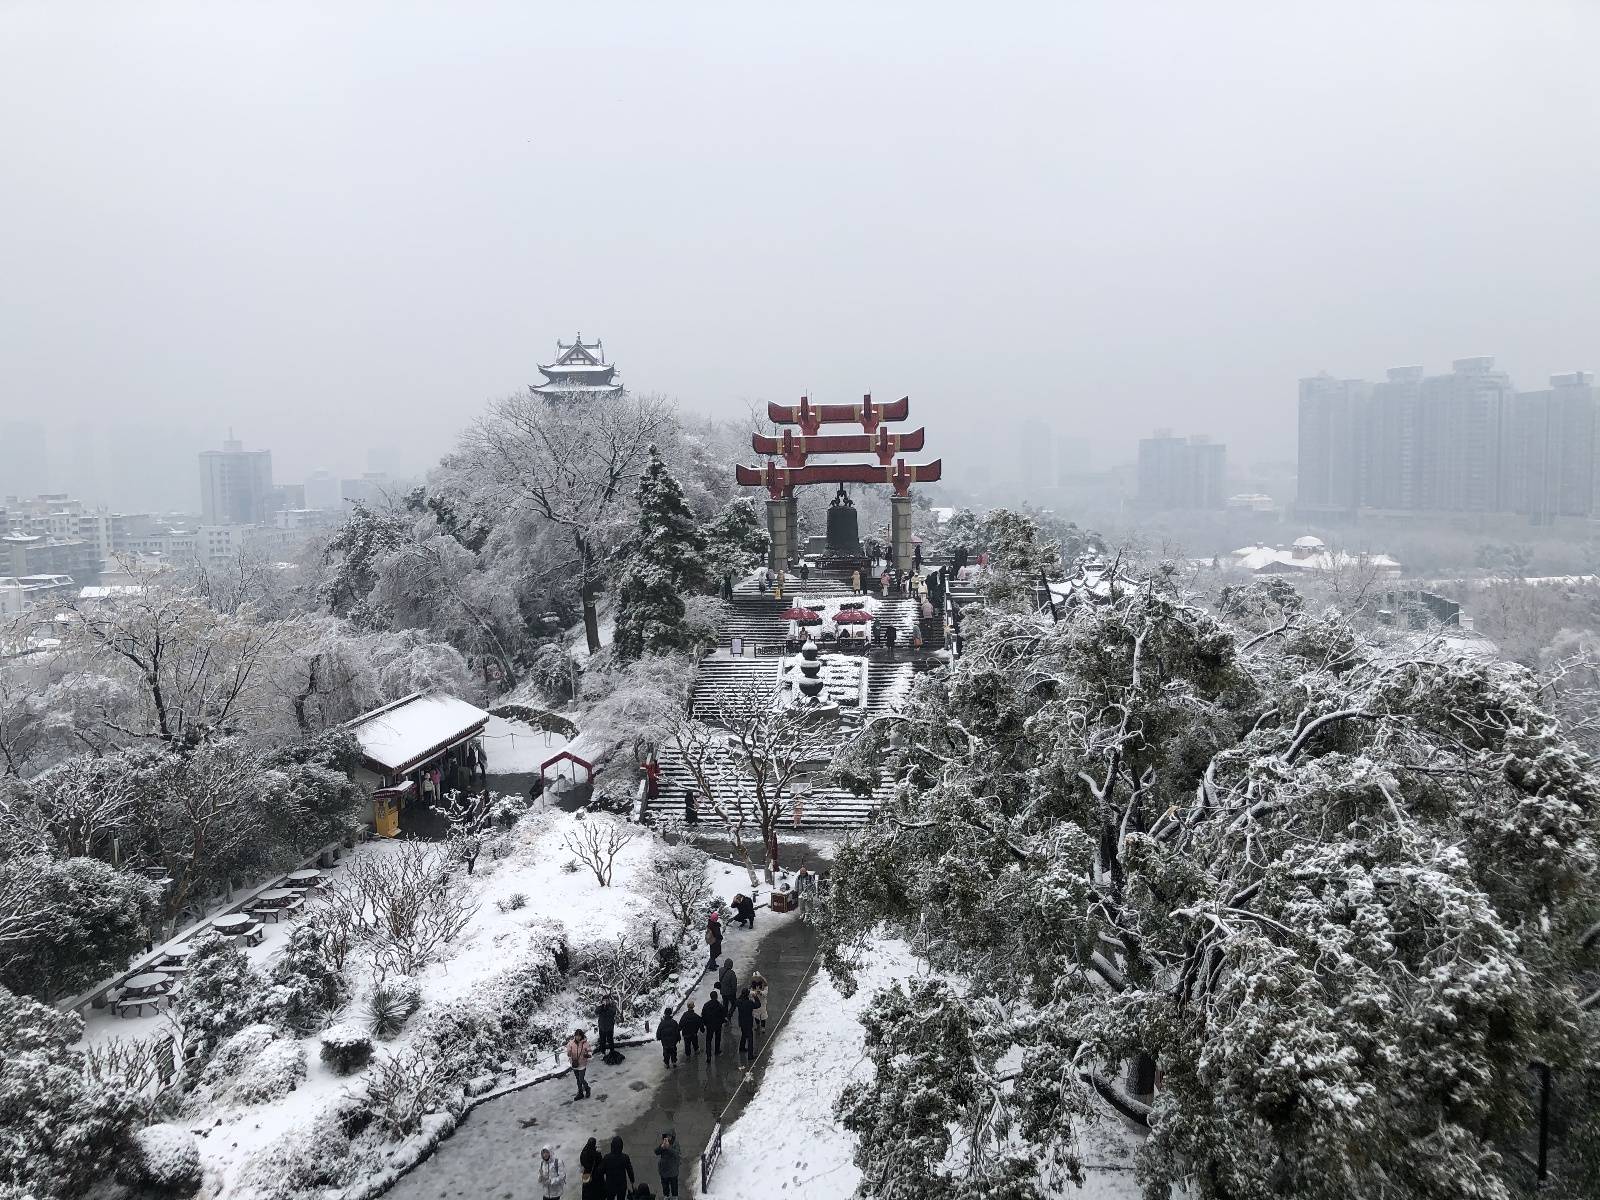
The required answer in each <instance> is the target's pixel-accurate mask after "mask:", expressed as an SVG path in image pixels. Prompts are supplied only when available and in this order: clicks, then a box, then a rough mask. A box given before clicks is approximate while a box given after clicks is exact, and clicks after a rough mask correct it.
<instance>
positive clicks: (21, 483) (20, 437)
mask: <svg viewBox="0 0 1600 1200" xmlns="http://www.w3.org/2000/svg"><path fill="white" fill-rule="evenodd" d="M49 490H50V455H49V445H48V443H47V442H46V440H45V432H44V426H43V425H40V424H39V423H38V422H37V421H6V422H5V423H4V424H0V494H4V495H13V496H35V495H38V494H39V493H40V492H48V491H49Z"/></svg>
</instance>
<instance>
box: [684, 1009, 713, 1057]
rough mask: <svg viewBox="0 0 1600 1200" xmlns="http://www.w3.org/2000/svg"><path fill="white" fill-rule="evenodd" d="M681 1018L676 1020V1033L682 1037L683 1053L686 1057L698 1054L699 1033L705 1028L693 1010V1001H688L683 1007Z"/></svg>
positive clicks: (698, 1015)
mask: <svg viewBox="0 0 1600 1200" xmlns="http://www.w3.org/2000/svg"><path fill="white" fill-rule="evenodd" d="M683 1008H684V1011H683V1016H681V1017H679V1018H678V1032H679V1033H681V1034H682V1035H683V1052H684V1053H685V1054H686V1055H691V1056H692V1055H695V1054H699V1053H700V1031H701V1030H702V1029H704V1028H705V1025H706V1023H705V1021H703V1020H702V1019H701V1018H700V1014H699V1013H697V1012H695V1010H694V1001H693V1000H690V1001H688V1002H687V1003H686V1004H685V1005H684V1006H683Z"/></svg>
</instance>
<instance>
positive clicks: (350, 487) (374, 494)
mask: <svg viewBox="0 0 1600 1200" xmlns="http://www.w3.org/2000/svg"><path fill="white" fill-rule="evenodd" d="M396 490H397V488H396V484H395V481H394V480H392V479H390V478H389V477H388V476H387V475H385V474H384V473H383V472H382V471H368V472H367V473H366V474H365V475H363V476H362V477H361V478H360V479H341V480H340V481H339V496H340V500H341V503H340V504H339V505H338V506H337V508H338V509H339V510H341V511H342V510H347V509H348V508H349V507H350V505H352V504H360V505H363V506H365V507H367V508H373V507H376V506H378V505H381V504H382V503H383V502H384V501H385V500H386V499H388V498H389V497H390V496H391V495H393V494H394V493H395V491H396Z"/></svg>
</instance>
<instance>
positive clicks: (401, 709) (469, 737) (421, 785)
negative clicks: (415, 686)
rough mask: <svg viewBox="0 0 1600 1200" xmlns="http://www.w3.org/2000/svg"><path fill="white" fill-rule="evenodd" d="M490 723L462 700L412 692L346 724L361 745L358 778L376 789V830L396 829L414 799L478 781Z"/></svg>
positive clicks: (385, 833)
mask: <svg viewBox="0 0 1600 1200" xmlns="http://www.w3.org/2000/svg"><path fill="white" fill-rule="evenodd" d="M488 723H489V714H488V713H486V712H485V711H484V710H483V709H481V708H479V707H477V706H476V705H473V704H468V703H467V702H466V701H465V700H460V699H457V698H456V697H454V696H447V695H445V694H444V693H442V692H413V693H412V694H411V695H409V696H406V697H404V698H403V699H400V700H396V701H394V702H393V703H391V704H385V705H384V706H383V707H382V708H375V709H373V710H372V711H371V712H369V713H365V714H363V715H362V716H359V717H357V718H356V719H355V720H353V721H351V722H349V723H348V724H347V725H346V726H345V728H346V729H348V730H349V731H350V733H351V734H352V735H353V736H354V737H355V739H356V741H357V742H358V743H359V744H360V746H361V766H360V767H358V768H357V770H356V778H357V779H359V780H360V781H361V782H363V783H365V784H367V785H368V786H369V787H371V788H373V789H374V791H373V798H372V825H373V828H374V829H375V830H376V831H377V833H378V834H379V835H380V836H382V837H394V836H395V835H396V834H398V833H399V831H400V818H401V815H402V814H403V813H404V812H406V811H407V810H408V809H410V808H411V806H412V805H415V804H419V803H420V804H422V805H428V804H432V803H435V802H437V800H438V799H439V797H440V796H442V795H444V794H445V793H447V792H449V791H451V790H452V789H460V790H465V789H467V788H469V787H473V786H474V785H475V784H476V783H479V782H481V780H482V777H483V773H484V766H485V761H484V755H483V742H482V737H483V730H484V726H486V725H487V724H488Z"/></svg>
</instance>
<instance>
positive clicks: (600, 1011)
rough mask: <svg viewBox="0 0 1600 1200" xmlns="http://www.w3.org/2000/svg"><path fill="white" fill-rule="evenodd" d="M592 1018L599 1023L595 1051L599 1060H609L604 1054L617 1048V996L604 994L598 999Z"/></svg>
mask: <svg viewBox="0 0 1600 1200" xmlns="http://www.w3.org/2000/svg"><path fill="white" fill-rule="evenodd" d="M594 1019H595V1020H596V1021H597V1022H598V1023H599V1025H600V1044H599V1045H598V1046H596V1047H595V1053H596V1054H598V1055H599V1056H600V1061H602V1062H610V1061H611V1060H610V1059H609V1058H607V1057H606V1056H607V1055H609V1054H615V1053H616V1050H617V1045H616V1033H617V998H616V996H614V995H612V994H610V993H609V992H608V993H607V994H606V996H605V998H604V999H602V1000H601V1001H600V1004H599V1007H597V1008H596V1009H595V1010H594Z"/></svg>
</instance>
